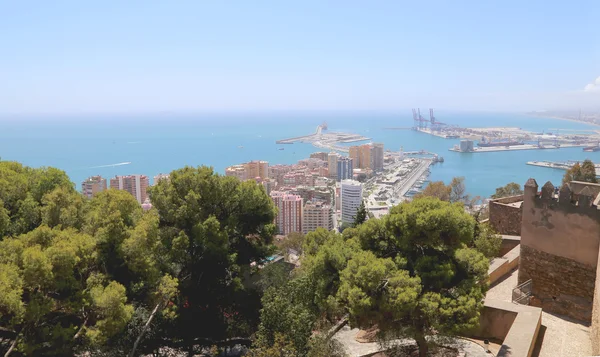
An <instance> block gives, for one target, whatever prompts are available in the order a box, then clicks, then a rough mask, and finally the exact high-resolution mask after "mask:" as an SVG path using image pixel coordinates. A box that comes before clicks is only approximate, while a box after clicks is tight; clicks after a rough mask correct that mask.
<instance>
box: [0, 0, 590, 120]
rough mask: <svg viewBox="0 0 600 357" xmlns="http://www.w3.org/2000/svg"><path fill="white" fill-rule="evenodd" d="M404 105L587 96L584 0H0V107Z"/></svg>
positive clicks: (489, 105) (501, 103)
mask: <svg viewBox="0 0 600 357" xmlns="http://www.w3.org/2000/svg"><path fill="white" fill-rule="evenodd" d="M597 78H598V79H597ZM413 106H414V107H416V106H420V107H436V108H440V109H450V110H452V109H466V110H530V109H553V108H569V107H571V108H579V107H580V106H582V107H584V108H585V107H593V106H595V107H596V108H598V107H599V106H600V1H598V0H589V1H552V0H550V1H548V0H545V1H530V0H526V1H524V0H518V1H513V0H502V1H493V0H473V1H460V0H453V1H450V0H443V1H442V0H440V1H414V0H413V1H400V0H395V1H349V0H344V1H323V0H320V1H307V0H302V1H295V2H292V1H280V0H277V1H260V0H257V1H212V2H209V1H199V0H197V1H149V0H145V1H84V0H77V1H25V0H18V1H15V0H9V1H4V0H0V113H40V112H44V113H62V112H70V113H79V112H137V111H144V112H151V111H164V110H168V111H196V110H263V109H317V110H319V109H346V110H348V109H349V110H353V109H379V110H389V109H398V108H409V107H413Z"/></svg>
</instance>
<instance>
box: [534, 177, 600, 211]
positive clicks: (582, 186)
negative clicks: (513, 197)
mask: <svg viewBox="0 0 600 357" xmlns="http://www.w3.org/2000/svg"><path fill="white" fill-rule="evenodd" d="M524 191H525V193H524V195H523V200H524V201H527V202H528V203H531V204H532V205H533V206H534V207H536V208H542V207H546V208H548V209H551V210H556V211H562V212H564V213H566V214H578V213H579V214H586V215H591V216H592V217H594V218H596V219H600V208H599V203H600V202H599V201H600V195H599V194H598V193H600V184H592V183H587V182H578V181H572V182H570V183H565V184H563V185H562V187H560V188H557V187H555V186H554V185H553V184H552V183H551V182H549V181H548V182H546V183H545V184H544V186H542V188H541V190H540V191H539V192H538V184H537V182H536V181H535V180H534V179H529V180H528V181H527V183H526V184H525V190H524Z"/></svg>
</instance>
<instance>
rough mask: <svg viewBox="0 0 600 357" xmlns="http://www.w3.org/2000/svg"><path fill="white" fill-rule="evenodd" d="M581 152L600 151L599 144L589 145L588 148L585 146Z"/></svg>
mask: <svg viewBox="0 0 600 357" xmlns="http://www.w3.org/2000/svg"><path fill="white" fill-rule="evenodd" d="M583 151H585V152H596V151H600V143H598V144H596V145H590V146H586V147H584V148H583Z"/></svg>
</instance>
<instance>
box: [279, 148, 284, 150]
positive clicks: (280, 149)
mask: <svg viewBox="0 0 600 357" xmlns="http://www.w3.org/2000/svg"><path fill="white" fill-rule="evenodd" d="M277 150H285V148H279V149H277Z"/></svg>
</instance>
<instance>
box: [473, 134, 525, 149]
mask: <svg viewBox="0 0 600 357" xmlns="http://www.w3.org/2000/svg"><path fill="white" fill-rule="evenodd" d="M516 145H524V143H523V141H520V140H515V139H510V138H509V139H498V140H488V139H487V138H486V137H485V136H482V137H481V141H479V142H478V143H477V146H480V147H484V148H488V147H495V146H516Z"/></svg>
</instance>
